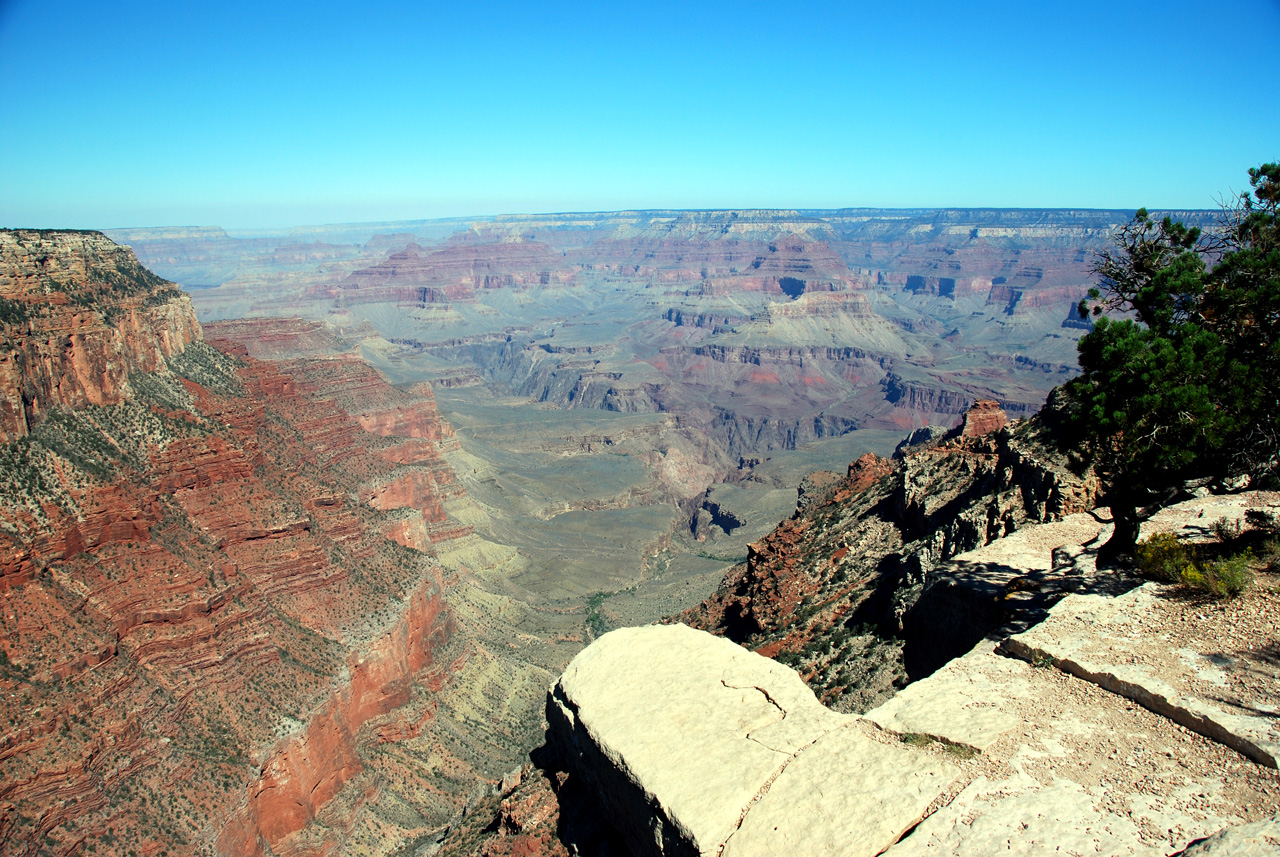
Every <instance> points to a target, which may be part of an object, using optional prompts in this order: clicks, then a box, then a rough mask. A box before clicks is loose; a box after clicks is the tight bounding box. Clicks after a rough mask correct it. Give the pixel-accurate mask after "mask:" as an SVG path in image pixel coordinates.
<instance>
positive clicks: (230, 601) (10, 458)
mask: <svg viewBox="0 0 1280 857" xmlns="http://www.w3.org/2000/svg"><path fill="white" fill-rule="evenodd" d="M0 271H2V272H4V274H3V276H4V279H3V281H0V282H3V287H4V289H5V291H4V293H3V294H4V301H6V303H4V304H0V308H3V309H4V311H5V316H4V318H3V327H2V328H0V337H3V338H4V341H5V342H7V343H12V344H14V349H13V351H12V352H11V353H10V354H9V355H8V356H9V357H10V360H9V362H8V363H7V364H6V367H7V370H8V372H9V374H8V375H7V376H6V380H5V383H6V387H5V388H4V393H5V395H6V397H7V400H8V401H10V402H11V403H21V404H20V405H18V404H14V405H13V406H11V407H10V409H9V410H8V411H7V412H6V417H5V418H6V420H7V421H6V422H5V423H4V430H5V432H6V434H5V439H6V440H7V441H8V442H7V443H6V444H4V445H3V446H0V454H2V455H3V457H4V458H3V462H2V464H0V852H3V853H6V854H9V853H12V854H21V855H33V854H37V853H81V852H83V851H84V850H86V849H88V850H92V851H93V852H94V853H98V854H104V853H105V854H112V853H119V854H125V853H149V854H154V853H159V852H162V851H167V853H169V854H191V853H208V852H209V851H214V852H217V853H222V854H228V855H230V854H236V855H239V854H269V853H274V854H296V855H303V854H326V853H331V852H332V850H333V849H334V848H335V847H337V845H339V844H340V843H342V842H344V841H345V837H346V836H347V835H348V832H349V830H350V828H351V825H352V824H354V823H355V822H354V819H356V818H357V817H359V816H360V813H361V811H362V810H361V808H362V807H365V806H366V805H367V804H368V801H370V800H373V799H375V798H377V797H378V796H379V795H382V794H384V793H385V792H386V791H387V790H388V789H393V790H394V789H395V788H396V786H395V785H394V783H391V784H389V783H388V781H387V779H386V774H385V772H384V771H382V770H381V769H380V768H379V767H378V766H377V765H374V766H372V767H371V766H370V762H369V758H370V753H372V752H377V750H376V748H378V747H386V746H389V745H394V744H395V743H397V742H403V741H413V740H417V739H418V736H421V735H423V734H424V731H425V732H429V731H430V729H431V723H432V717H433V714H432V712H433V711H434V710H435V708H434V706H435V703H434V701H433V700H434V697H435V695H436V694H437V693H438V692H439V691H440V690H441V688H442V687H445V686H447V685H448V682H449V681H450V678H451V676H452V674H453V672H454V671H455V670H456V669H457V666H458V659H459V657H461V656H462V655H463V653H464V652H465V647H463V648H459V641H458V639H457V631H456V628H457V625H456V622H455V619H454V616H453V613H452V611H451V609H450V608H449V606H448V603H447V601H446V594H447V590H448V587H449V585H450V584H449V582H448V580H447V579H446V575H445V573H444V570H443V568H442V566H441V565H440V563H439V562H438V561H437V559H436V558H435V551H436V550H437V549H438V548H439V547H440V546H441V545H444V544H447V543H448V541H449V540H450V539H457V538H463V537H465V535H466V533H467V532H469V530H468V528H466V527H461V526H458V525H456V524H453V523H451V522H450V521H449V520H448V518H447V516H446V514H445V512H444V503H445V502H446V500H448V499H449V498H457V497H459V496H460V495H461V488H460V487H459V486H457V485H456V480H455V479H454V476H453V472H452V470H451V469H450V468H449V465H448V464H447V462H446V461H445V460H444V458H443V455H442V449H443V448H447V447H448V444H449V443H450V438H451V436H452V433H451V430H450V429H449V428H448V427H447V425H445V424H444V423H443V421H442V420H441V419H440V417H439V414H438V412H437V411H436V409H435V403H434V400H433V399H432V397H431V395H430V390H429V388H425V387H423V388H418V389H416V391H406V390H398V389H395V388H392V387H391V386H389V385H388V384H387V383H386V382H385V380H383V379H382V378H381V377H380V376H378V375H377V373H376V372H374V371H373V370H371V369H370V368H369V367H368V366H367V365H365V364H364V363H362V362H361V361H359V360H358V359H356V358H351V357H348V358H336V359H328V360H308V359H296V360H292V361H289V362H287V363H269V362H264V361H260V360H257V359H255V358H253V357H251V356H250V355H249V353H248V348H247V347H246V346H245V345H244V343H243V342H241V341H237V340H236V339H235V338H234V334H236V333H239V334H240V335H241V336H242V337H243V336H247V335H248V334H247V333H246V331H247V330H248V328H246V327H245V326H240V327H238V328H233V329H229V330H228V331H225V334H226V335H219V331H218V330H217V326H213V327H211V328H209V329H208V330H207V331H206V333H207V334H208V335H209V341H205V340H203V339H202V332H201V328H200V325H198V324H197V323H196V321H195V317H194V315H193V314H192V312H191V307H190V303H189V301H188V300H187V298H186V297H185V296H184V295H181V294H180V293H178V292H176V290H174V289H173V287H172V286H171V284H168V283H165V282H163V281H160V280H159V279H158V278H155V277H154V276H153V275H150V274H149V273H148V272H146V271H145V270H143V269H141V268H140V267H139V266H137V264H136V261H135V260H134V259H133V256H132V254H131V253H129V252H128V251H127V250H124V249H122V248H114V245H111V244H110V242H109V241H107V240H106V239H104V238H103V237H102V236H100V235H96V234H86V233H29V232H19V233H12V232H0ZM47 298H52V299H47ZM272 329H273V330H275V331H276V332H280V326H279V325H275V326H274V327H273V328H272ZM268 333H270V331H268ZM210 342H212V343H213V345H211V344H210ZM214 346H216V347H214ZM59 361H61V362H59ZM397 485H403V486H409V488H410V489H411V490H404V491H398V492H392V491H388V490H387V489H388V486H397ZM375 497H377V498H380V499H379V501H378V502H376V503H370V502H366V500H372V498H375ZM405 528H409V529H412V530H413V531H415V532H421V533H423V534H424V537H423V538H421V539H419V540H416V541H415V542H414V543H413V544H412V545H409V546H406V544H405V540H404V539H397V538H396V535H397V534H399V533H401V532H403V531H404V530H405ZM442 653H443V654H442ZM437 756H438V758H439V759H440V761H441V762H442V763H443V764H447V765H452V766H453V767H454V769H455V770H456V771H458V773H459V776H460V777H461V781H462V782H463V783H467V782H469V780H468V774H467V773H465V772H467V771H469V770H470V768H469V766H468V763H465V762H461V761H459V760H455V759H453V757H452V756H451V755H450V754H449V751H447V750H438V751H437ZM468 787H469V786H468ZM460 788H462V790H463V791H464V792H465V787H460ZM464 796H465V795H464V794H459V795H452V794H450V793H449V792H448V791H447V790H446V791H445V792H443V793H440V794H435V795H429V796H427V797H426V798H424V799H426V800H428V805H424V806H423V807H422V809H421V812H423V813H424V815H423V819H424V820H423V821H421V822H419V823H418V830H419V831H420V830H421V829H422V828H424V827H425V828H427V829H430V828H431V827H432V826H433V825H438V824H439V823H440V821H442V820H443V818H444V817H447V814H448V813H449V812H451V811H452V807H453V806H454V805H455V802H456V801H461V800H462V799H463V798H464ZM442 812H443V813H444V815H442ZM431 819H434V821H433V820H431Z"/></svg>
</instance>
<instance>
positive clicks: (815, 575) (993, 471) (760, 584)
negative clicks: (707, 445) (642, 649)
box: [681, 407, 1098, 711]
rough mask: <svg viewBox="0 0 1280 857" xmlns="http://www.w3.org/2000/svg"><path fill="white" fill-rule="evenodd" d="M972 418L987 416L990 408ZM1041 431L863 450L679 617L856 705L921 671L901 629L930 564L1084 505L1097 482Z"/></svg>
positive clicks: (1031, 428) (1016, 427)
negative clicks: (888, 452)
mask: <svg viewBox="0 0 1280 857" xmlns="http://www.w3.org/2000/svg"><path fill="white" fill-rule="evenodd" d="M974 413H975V416H974V422H978V421H980V420H990V415H991V411H990V409H989V408H988V407H982V408H979V409H977V410H976V411H975V412H974ZM1045 431H1046V430H1045V428H1044V425H1043V423H1042V422H1041V421H1039V420H1031V421H1027V422H1023V423H1019V424H1013V425H1007V426H1005V427H1003V428H999V429H995V430H993V431H990V432H987V433H985V434H981V435H978V436H965V435H963V434H961V433H956V434H957V436H955V437H953V438H952V439H951V440H948V441H945V442H942V443H938V444H935V445H932V446H930V445H928V444H921V445H918V446H914V447H907V448H905V449H903V450H901V452H902V457H901V458H899V459H897V460H896V461H893V462H890V461H886V460H883V459H877V458H875V457H870V458H868V457H865V456H864V457H863V458H862V459H860V460H859V461H857V462H854V463H853V464H852V465H851V466H850V468H849V472H848V473H847V475H846V476H845V477H844V479H843V480H841V481H840V482H839V483H837V484H835V485H834V486H830V487H828V488H826V489H825V491H824V493H823V494H821V495H819V498H818V499H809V500H807V501H806V502H805V503H804V504H802V505H801V507H800V508H799V509H798V510H797V512H796V513H795V515H793V516H792V517H791V518H790V519H789V520H787V521H784V522H782V523H781V524H780V525H779V526H778V528H777V529H776V530H774V531H773V532H772V533H771V534H769V535H768V536H766V537H765V538H764V539H761V540H760V541H757V542H755V543H753V544H751V545H750V546H749V547H748V557H747V562H746V563H745V564H742V565H739V566H736V567H735V568H734V569H732V570H731V571H730V572H729V574H728V575H726V577H725V580H724V582H723V583H722V584H721V587H720V589H719V590H718V591H717V592H716V593H715V594H714V595H712V596H711V597H710V598H708V599H707V600H706V601H704V602H703V603H702V605H700V606H699V607H697V608H695V609H693V610H691V611H688V612H686V613H684V614H682V617H681V618H682V620H683V621H685V622H688V623H689V624H691V625H694V626H695V627H701V628H706V629H708V630H713V631H716V632H718V633H722V634H725V635H726V636H728V637H729V638H730V639H733V640H736V641H738V642H742V643H746V644H749V645H751V646H752V647H753V648H755V649H756V650H757V651H760V652H761V653H763V654H766V655H769V656H771V657H775V658H778V659H780V660H782V661H784V662H785V663H788V664H791V665H794V666H796V667H797V668H798V669H800V671H801V674H802V675H804V677H805V679H806V680H807V681H808V682H810V684H811V686H812V687H814V689H815V691H816V692H817V693H818V694H819V698H820V699H822V701H823V702H825V703H827V704H828V705H832V706H834V707H836V708H838V709H840V710H851V711H853V710H865V708H866V707H868V706H870V705H873V704H875V703H876V702H877V701H879V700H882V699H884V698H885V697H887V696H888V695H889V694H891V693H892V692H893V690H894V687H895V685H900V684H902V683H904V682H905V681H907V680H908V679H909V678H918V677H919V676H920V675H921V674H922V672H923V671H927V669H928V666H922V665H919V664H917V662H916V661H915V660H911V661H910V663H908V659H907V657H906V652H905V651H904V642H903V636H902V632H903V627H904V623H906V622H912V621H916V620H915V619H913V618H911V615H912V611H913V610H914V608H915V606H916V603H917V602H918V601H919V599H920V597H921V593H922V592H923V591H924V585H925V580H926V577H927V575H928V574H929V573H930V571H931V570H932V569H934V568H935V567H937V566H938V565H939V564H941V563H942V562H944V561H945V560H947V559H949V558H950V557H953V556H955V555H956V554H958V553H961V552H963V551H966V550H972V549H973V548H976V547H980V546H982V545H985V544H988V543H990V542H992V541H994V540H996V539H999V538H1001V537H1003V536H1006V535H1008V534H1009V533H1012V532H1014V531H1015V530H1018V529H1020V528H1022V527H1024V526H1026V525H1028V524H1034V523H1041V522H1046V521H1053V520H1057V519H1059V518H1061V517H1062V516H1064V515H1068V514H1071V513H1073V512H1078V511H1082V510H1085V509H1089V508H1092V507H1093V505H1094V501H1095V498H1096V495H1097V491H1098V486H1097V484H1096V482H1094V481H1093V480H1091V479H1088V478H1083V479H1082V478H1080V477H1078V476H1076V475H1075V474H1073V473H1072V472H1071V471H1070V470H1068V468H1067V467H1066V463H1065V461H1064V460H1063V459H1062V458H1061V456H1060V455H1059V454H1058V453H1056V452H1054V451H1053V449H1052V446H1051V440H1050V439H1049V438H1048V437H1046V436H1044V434H1043V433H1044V432H1045ZM1003 603H1004V602H1002V601H997V602H994V605H995V606H994V609H995V611H996V613H999V612H1000V610H1001V609H1002V605H1003ZM917 618H919V617H917ZM922 621H923V622H924V624H928V621H927V620H922ZM987 621H990V622H994V623H995V624H999V622H1000V621H1002V618H1001V616H991V617H988V620H987ZM973 642H974V639H973V638H972V637H966V638H964V639H960V638H959V637H957V638H956V639H955V640H954V641H953V645H954V647H958V649H957V648H949V649H947V650H946V653H945V654H943V652H942V650H941V649H938V651H937V652H936V653H935V654H937V656H938V657H939V658H942V659H943V661H944V662H945V659H949V658H951V657H954V656H956V655H958V654H960V653H962V652H963V651H964V650H966V649H967V648H968V647H969V646H972V645H973ZM926 648H927V647H926ZM930 663H935V662H933V661H930ZM920 664H923V662H920ZM909 667H910V669H909ZM935 668H936V667H935Z"/></svg>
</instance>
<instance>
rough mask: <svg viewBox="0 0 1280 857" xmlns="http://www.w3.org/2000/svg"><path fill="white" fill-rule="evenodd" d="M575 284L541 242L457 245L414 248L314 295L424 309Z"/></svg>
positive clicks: (316, 291)
mask: <svg viewBox="0 0 1280 857" xmlns="http://www.w3.org/2000/svg"><path fill="white" fill-rule="evenodd" d="M571 279H572V275H571V274H570V272H569V271H567V270H564V263H563V259H561V258H560V257H559V256H558V255H557V254H556V253H555V252H554V251H552V249H551V248H550V247H549V246H547V245H546V244H542V243H540V242H536V241H515V242H504V243H501V244H472V243H457V244H451V245H448V246H445V247H443V248H439V249H436V248H423V247H421V246H419V245H418V244H410V245H409V246H408V247H406V248H405V249H404V250H402V251H400V252H399V253H393V254H392V255H391V256H390V257H388V258H387V260H386V261H385V262H381V263H379V264H377V265H374V266H373V267H371V268H365V269H363V270H360V271H356V272H354V273H352V274H351V275H350V276H349V277H348V278H347V279H346V280H344V281H343V282H342V283H339V284H337V285H333V286H318V287H315V288H313V289H312V290H311V292H310V293H309V295H310V296H311V297H313V298H314V297H321V296H325V297H330V298H336V299H339V300H341V301H343V302H345V303H371V302H372V303H378V302H386V301H390V302H396V303H411V304H414V303H416V304H423V305H425V304H430V303H445V302H448V301H454V300H467V299H470V298H472V297H473V296H474V294H475V292H476V291H478V290H481V289H498V288H512V287H519V286H530V285H544V286H545V285H550V284H552V283H567V282H569V281H570V280H571Z"/></svg>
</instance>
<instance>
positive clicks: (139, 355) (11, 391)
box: [0, 230, 200, 443]
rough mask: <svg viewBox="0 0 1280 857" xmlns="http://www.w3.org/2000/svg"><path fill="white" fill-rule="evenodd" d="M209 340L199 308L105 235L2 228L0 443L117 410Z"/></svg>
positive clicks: (0, 259)
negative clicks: (152, 375)
mask: <svg viewBox="0 0 1280 857" xmlns="http://www.w3.org/2000/svg"><path fill="white" fill-rule="evenodd" d="M199 338H200V324H199V323H198V322H197V321H196V316H195V312H194V311H193V310H192V308H191V300H190V298H188V297H187V296H186V295H184V294H182V293H181V292H179V291H178V289H177V287H176V286H175V285H174V284H173V283H170V282H167V281H165V280H163V279H161V278H160V277H157V276H156V275H155V274H152V273H151V272H150V271H148V270H146V269H145V268H143V267H142V266H141V265H140V264H138V260H137V259H136V258H135V257H134V255H133V251H131V250H129V249H128V248H125V247H119V246H117V245H116V244H114V243H113V242H112V241H111V240H110V239H108V238H107V237H106V236H104V235H102V234H101V233H98V232H48V231H40V230H0V442H5V443H8V442H11V441H14V440H16V439H18V438H20V437H25V436H26V435H27V434H29V433H30V432H31V430H32V429H33V428H34V427H35V426H36V425H37V424H38V423H39V422H40V421H41V420H42V419H43V417H44V415H45V414H46V413H48V412H49V411H50V410H51V409H53V408H57V407H67V408H79V407H84V406H88V405H115V404H120V403H121V402H123V401H126V400H127V399H129V398H131V396H132V390H131V389H130V386H129V376H130V374H132V373H137V372H154V371H156V370H157V369H159V368H161V367H162V366H163V365H164V362H165V360H167V359H169V358H172V357H174V356H176V355H177V354H179V353H181V352H182V350H183V349H184V348H185V347H186V346H187V345H188V344H189V343H191V342H194V341H196V340H198V339H199Z"/></svg>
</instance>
